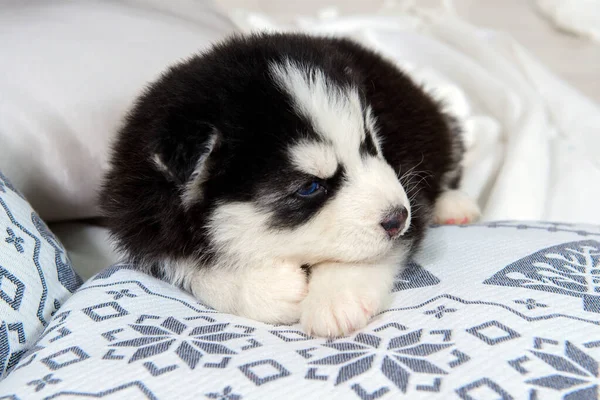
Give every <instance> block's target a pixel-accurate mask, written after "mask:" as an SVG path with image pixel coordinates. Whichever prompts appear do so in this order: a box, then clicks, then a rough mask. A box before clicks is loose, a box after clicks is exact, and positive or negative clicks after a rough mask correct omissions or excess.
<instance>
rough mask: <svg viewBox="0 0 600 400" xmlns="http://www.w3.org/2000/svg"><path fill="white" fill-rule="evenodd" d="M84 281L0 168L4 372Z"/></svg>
mask: <svg viewBox="0 0 600 400" xmlns="http://www.w3.org/2000/svg"><path fill="white" fill-rule="evenodd" d="M81 283H82V282H81V280H80V278H79V277H78V276H77V274H76V273H75V272H74V271H73V268H72V267H71V263H70V261H69V258H68V257H67V255H66V253H65V249H64V248H63V247H62V245H61V244H60V243H59V241H58V240H57V239H56V237H54V235H53V234H52V232H50V231H49V230H48V228H47V227H46V224H44V222H43V221H42V220H41V219H40V217H38V215H37V214H36V213H35V212H34V211H33V209H32V208H31V206H30V205H29V203H28V202H27V201H26V200H25V199H24V198H23V197H22V195H21V194H20V193H19V192H18V191H17V190H16V189H15V188H14V187H13V186H12V185H11V183H10V182H9V181H8V179H6V177H4V175H2V174H1V173H0V320H1V321H2V323H1V325H0V377H2V376H4V375H5V374H6V373H7V372H8V371H9V370H10V369H11V368H12V367H14V366H15V365H16V363H17V362H18V361H19V359H20V357H21V356H22V355H23V353H24V352H25V351H26V350H27V349H29V348H31V347H32V346H34V345H35V343H36V342H37V340H38V339H39V337H40V335H41V334H42V332H43V330H44V327H45V326H47V325H48V323H49V322H50V320H51V318H52V315H54V313H55V312H56V310H58V308H59V307H60V306H61V304H62V303H63V302H64V301H65V300H66V299H67V298H68V297H69V296H70V295H71V293H72V292H74V291H75V289H77V288H78V287H79V286H80V285H81Z"/></svg>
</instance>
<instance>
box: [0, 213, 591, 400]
mask: <svg viewBox="0 0 600 400" xmlns="http://www.w3.org/2000/svg"><path fill="white" fill-rule="evenodd" d="M599 260H600V228H599V227H592V226H572V225H564V224H544V223H527V224H521V223H514V222H497V223H493V224H482V225H474V226H468V227H455V226H450V227H436V228H435V229H432V231H431V232H430V234H429V235H428V237H427V239H426V241H425V243H424V246H423V249H422V251H421V252H420V253H419V254H418V256H417V257H416V259H415V261H414V262H412V263H411V264H410V265H409V267H408V268H406V269H405V270H404V271H402V272H401V273H400V274H399V275H398V277H397V281H396V284H395V285H394V300H393V303H392V304H391V306H390V308H389V309H388V310H386V311H384V312H382V313H381V314H380V315H378V316H377V317H376V318H374V319H373V320H372V321H371V323H370V324H369V326H368V327H367V328H365V329H363V330H362V331H360V332H356V333H354V334H353V335H351V336H349V337H345V338H338V339H335V340H327V339H322V338H313V337H310V336H308V335H306V334H305V333H304V332H303V331H302V329H301V327H300V326H298V325H293V326H274V325H268V324H263V323H259V322H256V321H252V320H248V319H244V318H241V317H237V316H233V315H229V314H223V313H219V312H216V311H215V310H212V309H210V308H207V307H205V306H203V305H202V304H200V303H198V302H197V301H196V300H195V299H194V298H193V297H192V296H191V295H189V294H187V293H185V292H182V291H181V290H179V289H177V288H175V287H173V286H171V285H168V284H166V283H164V282H161V281H159V280H156V279H154V278H151V277H149V276H146V275H144V274H141V273H139V272H137V271H135V269H133V268H132V266H131V265H115V266H113V267H110V268H108V269H106V270H105V271H103V272H101V273H100V274H98V275H96V276H95V277H94V278H93V279H91V280H90V281H88V282H86V283H85V284H84V285H83V286H82V287H81V288H80V289H79V290H78V292H77V293H76V294H75V295H73V296H72V297H71V298H70V299H69V300H68V301H67V302H66V303H65V304H64V305H63V306H62V307H61V309H60V310H59V312H58V313H57V314H56V315H54V318H53V320H52V322H51V323H50V325H49V326H48V327H47V328H46V330H45V332H44V335H43V337H42V338H41V339H40V341H39V342H38V344H37V346H36V347H34V348H32V349H31V350H30V351H29V352H28V353H27V354H26V355H25V356H24V357H23V358H22V360H21V362H20V363H19V364H18V365H17V367H16V368H15V369H14V371H13V372H12V373H11V374H10V375H9V376H8V377H7V378H6V379H5V380H4V381H3V382H2V385H1V386H0V398H2V396H6V398H10V399H15V398H17V399H61V398H65V399H66V398H73V399H75V398H91V397H93V398H126V399H169V398H177V399H219V400H246V399H280V398H281V399H350V400H351V399H360V400H369V399H396V398H410V399H464V400H473V399H477V400H487V399H502V400H511V399H515V400H516V399H550V400H552V399H566V400H574V399H579V400H588V399H597V398H598V387H599V383H600V381H599V362H600V313H599V312H598V309H597V306H596V305H597V301H598V296H600V292H599V291H598V284H599V282H598V276H599V272H600V265H599Z"/></svg>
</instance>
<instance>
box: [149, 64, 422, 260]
mask: <svg viewBox="0 0 600 400" xmlns="http://www.w3.org/2000/svg"><path fill="white" fill-rule="evenodd" d="M255 85H256V86H255ZM249 86H250V87H246V88H245V90H244V94H245V95H242V93H238V94H232V95H231V96H230V98H228V99H227V102H226V104H230V106H229V107H227V105H226V106H225V108H226V109H227V113H228V115H227V117H226V121H227V122H226V123H225V122H222V123H220V124H215V127H214V130H213V133H212V134H211V135H210V136H209V139H208V140H207V141H206V143H205V144H204V145H203V147H202V151H201V153H200V155H199V156H197V157H196V158H197V163H196V166H195V168H194V171H193V173H192V174H191V175H190V177H189V178H188V179H187V180H186V182H185V184H184V185H182V190H181V194H180V197H181V200H182V204H183V206H184V207H185V208H187V209H190V210H192V209H193V208H194V207H195V206H196V205H204V206H203V207H201V208H202V210H207V211H205V212H207V213H208V215H209V216H208V218H207V219H206V220H205V224H206V225H205V226H204V227H203V228H204V229H207V232H208V237H209V240H210V242H211V244H212V246H213V248H214V249H215V250H216V252H217V254H221V255H223V257H221V258H222V262H227V260H228V259H229V260H230V261H231V262H232V263H236V262H238V261H236V260H239V259H261V258H265V259H267V258H280V259H286V260H292V261H295V262H298V263H299V264H315V263H319V262H323V261H339V262H369V261H376V260H377V259H379V258H382V257H385V256H386V255H387V254H389V253H390V252H391V251H392V250H393V249H402V248H403V247H404V248H406V250H408V248H409V244H408V243H404V241H403V234H404V232H406V230H407V229H409V227H410V220H411V210H410V204H409V201H408V198H407V196H406V193H405V190H404V188H403V187H402V185H401V184H400V182H399V180H398V177H397V176H396V173H395V171H394V169H393V168H392V167H391V166H390V165H389V164H388V163H387V162H386V161H385V159H384V158H383V155H382V151H381V147H380V146H381V145H380V143H379V140H378V137H377V121H376V118H375V116H374V115H372V113H371V111H370V108H369V105H368V104H365V102H364V100H363V99H362V98H361V96H360V92H359V90H358V88H357V87H356V86H354V85H353V83H352V82H351V80H345V78H342V79H334V78H332V77H330V76H328V75H327V74H326V73H325V72H324V71H322V70H320V69H318V68H314V67H313V68H310V67H306V66H301V65H298V64H296V63H293V62H288V61H285V62H280V63H275V62H272V63H270V64H269V71H268V74H267V78H265V80H263V81H262V82H255V83H253V84H249ZM248 93H251V94H252V95H251V96H249V97H246V95H248ZM250 103H254V104H250ZM257 104H261V105H257ZM154 157H155V160H154V166H155V168H157V169H164V171H165V173H169V172H168V171H167V168H166V167H165V166H164V164H163V163H162V161H161V156H160V155H154Z"/></svg>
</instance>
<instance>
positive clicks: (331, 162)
mask: <svg viewBox="0 0 600 400" xmlns="http://www.w3.org/2000/svg"><path fill="white" fill-rule="evenodd" d="M290 155H291V158H292V162H293V163H294V165H295V166H296V168H298V169H299V170H300V171H303V172H306V173H307V174H310V175H313V176H317V177H319V178H322V179H327V178H330V177H331V176H333V174H335V171H336V170H337V168H338V162H337V157H336V155H335V151H334V150H333V148H332V147H331V146H328V145H326V144H324V143H319V142H301V143H299V144H296V145H294V146H293V147H292V148H291V149H290Z"/></svg>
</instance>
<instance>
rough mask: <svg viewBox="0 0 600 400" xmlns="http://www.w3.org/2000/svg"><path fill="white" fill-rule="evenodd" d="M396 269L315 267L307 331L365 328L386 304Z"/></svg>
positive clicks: (328, 333) (326, 333)
mask: <svg viewBox="0 0 600 400" xmlns="http://www.w3.org/2000/svg"><path fill="white" fill-rule="evenodd" d="M392 270H393V268H389V267H381V266H375V265H371V266H354V265H343V264H328V265H319V266H318V267H316V269H315V267H313V272H312V274H311V278H310V283H309V287H308V295H307V296H306V298H305V299H304V301H303V302H302V315H301V317H300V323H301V324H302V327H303V329H304V330H305V331H306V333H308V334H310V335H314V336H321V337H340V336H346V335H348V334H350V333H352V332H354V331H356V330H359V329H362V328H364V327H365V326H366V325H367V324H368V323H369V320H370V319H371V318H372V317H373V316H374V315H375V314H376V313H378V312H379V311H381V310H382V308H383V307H384V306H385V305H386V303H387V300H388V299H389V294H390V285H391V282H392V280H393V272H392V273H391V274H390V271H392Z"/></svg>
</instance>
